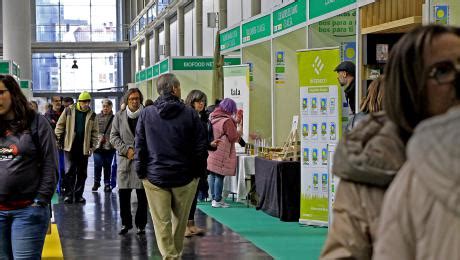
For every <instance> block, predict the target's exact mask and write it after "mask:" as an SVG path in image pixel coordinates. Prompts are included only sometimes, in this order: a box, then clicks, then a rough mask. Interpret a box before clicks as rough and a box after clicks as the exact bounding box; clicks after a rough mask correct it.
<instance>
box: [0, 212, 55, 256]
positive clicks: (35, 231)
mask: <svg viewBox="0 0 460 260" xmlns="http://www.w3.org/2000/svg"><path fill="white" fill-rule="evenodd" d="M49 221H50V209H49V208H48V207H32V206H28V207H26V208H22V209H16V210H0V259H41V255H42V250H43V244H44V243H45V236H46V230H47V229H48V224H49Z"/></svg>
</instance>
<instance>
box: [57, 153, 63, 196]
mask: <svg viewBox="0 0 460 260" xmlns="http://www.w3.org/2000/svg"><path fill="white" fill-rule="evenodd" d="M58 151H59V176H58V178H57V192H58V193H59V194H61V183H62V176H64V175H65V158H64V150H58Z"/></svg>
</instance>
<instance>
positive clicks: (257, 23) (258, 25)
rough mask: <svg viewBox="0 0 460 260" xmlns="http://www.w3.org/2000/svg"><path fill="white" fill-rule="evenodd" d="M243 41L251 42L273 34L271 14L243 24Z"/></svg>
mask: <svg viewBox="0 0 460 260" xmlns="http://www.w3.org/2000/svg"><path fill="white" fill-rule="evenodd" d="M241 28H242V29H241V30H242V41H243V43H249V42H253V41H256V40H260V39H263V38H265V37H268V36H270V35H271V14H267V15H265V16H262V17H260V18H257V19H255V20H252V21H250V22H247V23H244V24H243V25H242V26H241Z"/></svg>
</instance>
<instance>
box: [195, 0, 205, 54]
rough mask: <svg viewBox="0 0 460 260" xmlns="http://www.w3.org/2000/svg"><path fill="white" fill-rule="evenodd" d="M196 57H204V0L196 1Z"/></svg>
mask: <svg viewBox="0 0 460 260" xmlns="http://www.w3.org/2000/svg"><path fill="white" fill-rule="evenodd" d="M195 18H196V19H195V20H196V23H195V30H196V39H195V44H196V56H203V0H195Z"/></svg>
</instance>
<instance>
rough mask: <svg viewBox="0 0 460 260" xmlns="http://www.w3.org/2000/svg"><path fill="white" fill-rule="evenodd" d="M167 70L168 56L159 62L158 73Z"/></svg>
mask: <svg viewBox="0 0 460 260" xmlns="http://www.w3.org/2000/svg"><path fill="white" fill-rule="evenodd" d="M167 72H169V58H168V59H166V60H164V61H162V62H160V74H163V73H167Z"/></svg>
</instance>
